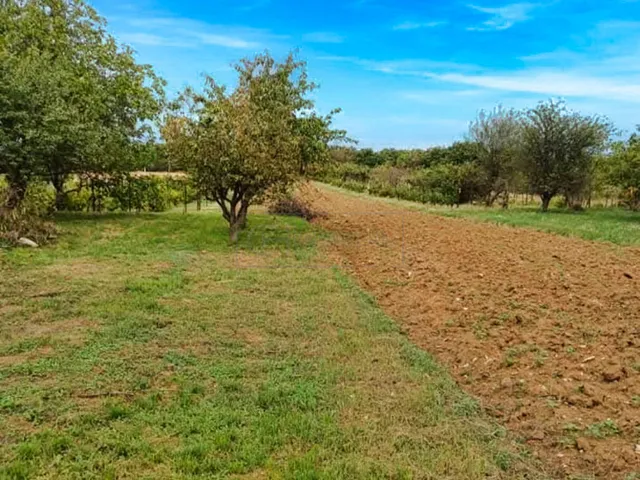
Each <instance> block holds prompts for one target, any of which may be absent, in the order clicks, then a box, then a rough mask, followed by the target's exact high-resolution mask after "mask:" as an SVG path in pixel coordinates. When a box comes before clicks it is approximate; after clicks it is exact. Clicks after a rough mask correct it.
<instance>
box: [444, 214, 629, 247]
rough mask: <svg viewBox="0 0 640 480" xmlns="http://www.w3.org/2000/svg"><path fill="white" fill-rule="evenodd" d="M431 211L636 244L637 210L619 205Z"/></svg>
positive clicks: (561, 233)
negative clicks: (580, 208)
mask: <svg viewBox="0 0 640 480" xmlns="http://www.w3.org/2000/svg"><path fill="white" fill-rule="evenodd" d="M433 211H434V213H438V214H439V215H445V216H450V217H464V218H472V219H474V220H479V221H483V222H492V223H498V224H505V225H512V226H514V227H527V228H534V229H536V230H542V231H544V232H549V233H556V234H559V235H565V236H574V237H581V238H584V239H586V240H593V241H598V242H611V243H615V244H618V245H640V213H639V212H631V211H628V210H623V209H619V208H606V209H605V208H591V209H586V210H584V211H582V212H572V211H569V210H564V209H553V210H550V211H548V212H546V213H541V212H539V211H538V209H536V208H535V207H512V208H509V209H508V210H504V209H501V208H489V209H485V208H482V207H475V208H470V207H464V206H462V207H460V208H456V209H447V210H445V209H437V210H433Z"/></svg>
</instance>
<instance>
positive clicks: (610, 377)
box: [602, 366, 623, 383]
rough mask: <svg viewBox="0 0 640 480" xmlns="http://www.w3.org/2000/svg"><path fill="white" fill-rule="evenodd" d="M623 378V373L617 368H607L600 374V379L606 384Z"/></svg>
mask: <svg viewBox="0 0 640 480" xmlns="http://www.w3.org/2000/svg"><path fill="white" fill-rule="evenodd" d="M622 376H623V371H622V369H621V368H620V367H619V366H612V367H608V368H607V369H605V370H603V372H602V379H603V380H604V381H605V382H607V383H611V382H618V381H619V380H620V379H621V378H622Z"/></svg>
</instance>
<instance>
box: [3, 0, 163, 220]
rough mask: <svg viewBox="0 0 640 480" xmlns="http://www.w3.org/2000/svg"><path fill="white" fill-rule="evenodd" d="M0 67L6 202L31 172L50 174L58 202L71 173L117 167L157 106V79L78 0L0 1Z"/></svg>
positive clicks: (11, 203) (17, 195)
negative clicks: (6, 180) (6, 182)
mask: <svg viewBox="0 0 640 480" xmlns="http://www.w3.org/2000/svg"><path fill="white" fill-rule="evenodd" d="M0 72H1V73H0V75H1V76H2V78H1V79H0V83H1V85H0V107H1V108H0V169H1V170H4V171H5V172H6V174H7V179H8V182H9V191H8V195H7V200H6V203H5V205H4V209H5V210H11V209H13V208H15V207H16V206H17V205H18V204H19V203H20V201H21V199H22V197H23V196H24V192H25V190H26V186H27V185H28V183H29V181H30V180H31V178H33V177H34V176H48V177H49V179H50V180H51V182H52V183H53V185H54V187H55V188H56V193H57V195H56V203H57V204H58V206H59V207H62V204H63V203H64V193H65V192H64V184H65V180H66V179H67V177H68V176H69V174H71V173H84V172H95V173H104V172H110V171H112V170H113V169H116V168H118V167H121V166H124V164H125V163H126V161H127V160H128V159H131V158H132V155H133V152H134V146H135V144H136V143H137V142H139V141H140V140H142V139H143V138H144V137H145V135H147V134H148V133H149V132H150V131H151V130H150V129H149V127H148V124H147V121H148V120H150V119H152V118H153V117H154V116H155V115H156V114H157V113H158V112H159V110H160V107H161V101H162V86H163V83H162V81H161V80H159V79H158V78H157V77H156V76H155V75H154V74H153V71H152V70H151V68H150V67H149V66H146V65H139V64H138V63H137V62H136V61H135V59H134V56H133V52H132V51H131V50H130V49H129V48H127V47H121V46H119V45H118V44H117V43H116V41H115V40H114V39H113V37H111V36H110V35H108V34H107V33H106V31H105V22H104V20H103V19H102V18H101V17H100V16H98V15H97V13H96V12H95V11H94V10H93V9H92V8H91V7H89V6H88V5H87V4H85V3H84V2H83V1H82V0H25V1H19V0H7V1H4V2H2V3H0Z"/></svg>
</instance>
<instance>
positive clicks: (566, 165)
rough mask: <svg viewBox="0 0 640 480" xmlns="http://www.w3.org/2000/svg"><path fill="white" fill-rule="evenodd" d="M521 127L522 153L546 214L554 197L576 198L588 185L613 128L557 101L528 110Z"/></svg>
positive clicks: (605, 122) (527, 171)
mask: <svg viewBox="0 0 640 480" xmlns="http://www.w3.org/2000/svg"><path fill="white" fill-rule="evenodd" d="M522 125H523V137H522V148H523V150H522V154H523V160H524V162H525V163H524V165H525V169H526V173H527V176H528V179H529V185H530V189H531V192H532V193H535V194H537V195H539V196H540V198H541V200H542V211H545V212H546V211H547V210H548V208H549V202H550V201H551V199H552V198H553V197H554V196H555V195H557V194H559V193H564V194H565V195H567V196H570V197H571V196H575V195H577V194H579V193H580V192H582V191H583V190H584V188H585V187H586V186H587V184H588V182H589V175H590V172H591V171H592V166H593V161H594V156H595V155H596V154H597V153H598V152H600V151H602V150H603V149H604V147H605V145H606V142H607V140H608V138H609V136H610V133H611V125H610V124H609V122H607V121H606V120H605V119H602V118H600V117H598V116H583V115H580V114H579V113H575V112H571V111H569V110H567V108H566V106H565V104H564V103H563V102H554V101H548V102H542V103H540V104H539V105H538V106H537V107H535V108H533V109H531V110H529V111H527V112H526V114H525V115H524V118H523V121H522Z"/></svg>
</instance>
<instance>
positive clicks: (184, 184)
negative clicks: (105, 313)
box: [67, 175, 197, 212]
mask: <svg viewBox="0 0 640 480" xmlns="http://www.w3.org/2000/svg"><path fill="white" fill-rule="evenodd" d="M79 182H80V183H81V185H82V188H79V189H77V190H76V191H74V192H72V193H70V194H69V195H68V198H67V207H68V209H69V210H72V211H93V212H101V211H105V210H106V211H109V212H132V211H136V212H164V211H166V210H169V209H170V208H173V207H175V206H177V205H179V204H180V203H181V202H184V201H185V188H186V201H187V202H191V201H194V200H196V197H197V193H196V191H195V189H194V188H193V186H192V185H191V184H190V183H189V182H188V180H187V179H186V178H184V179H183V178H179V179H178V178H173V177H158V176H154V175H148V176H142V177H134V176H130V175H122V176H109V177H101V176H95V177H90V178H84V179H80V180H79Z"/></svg>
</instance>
